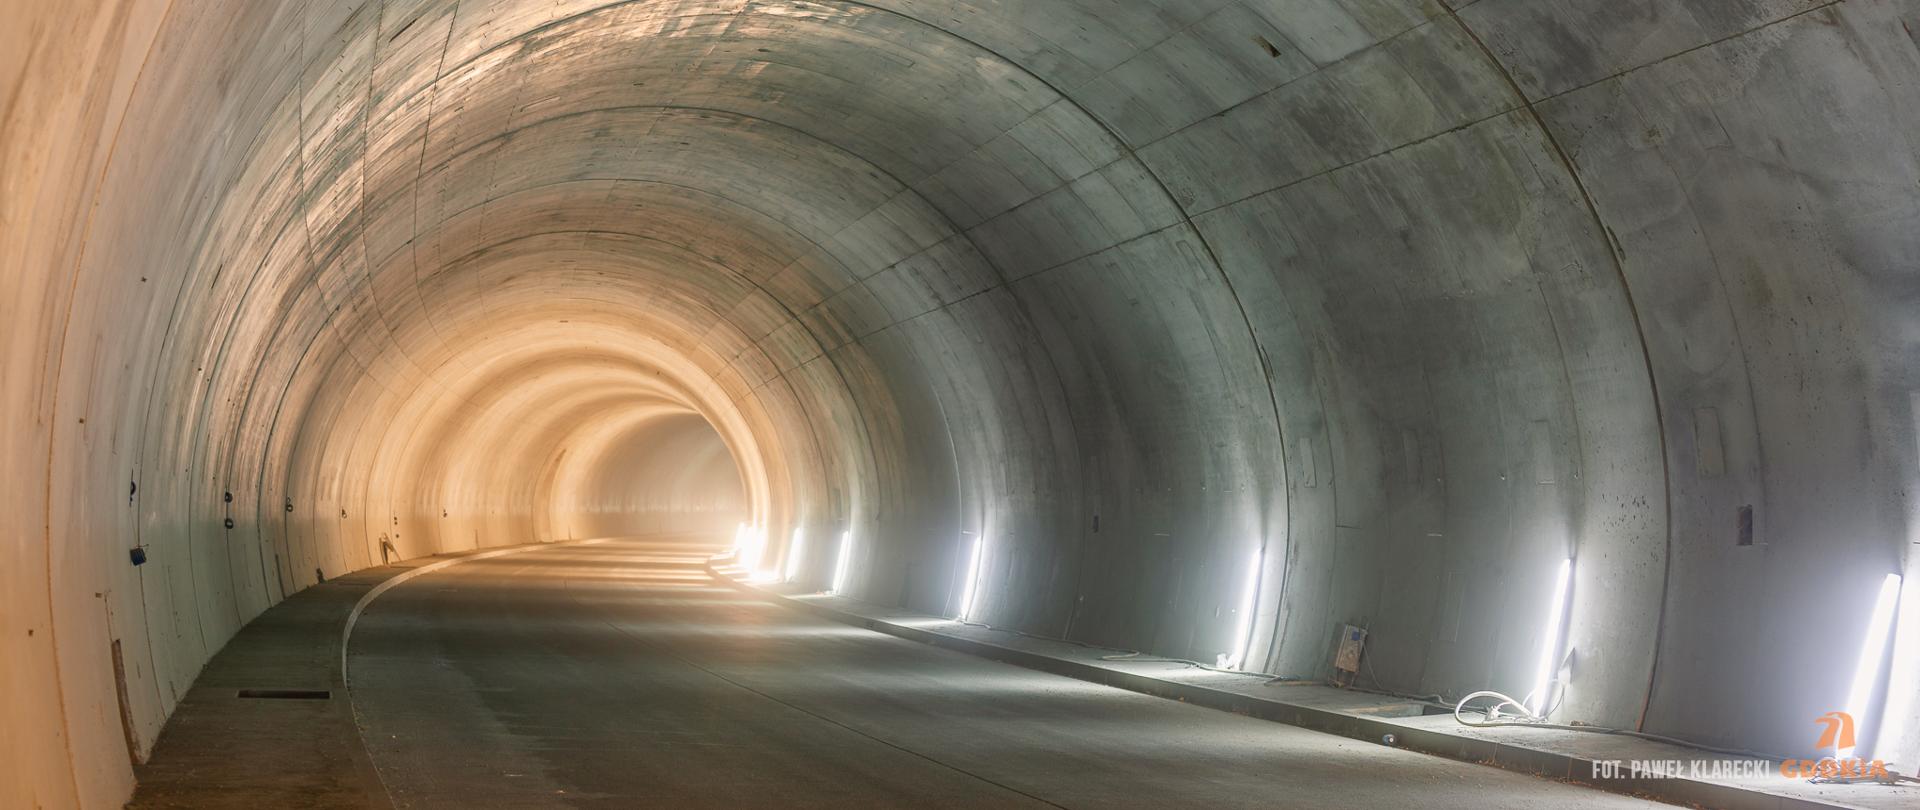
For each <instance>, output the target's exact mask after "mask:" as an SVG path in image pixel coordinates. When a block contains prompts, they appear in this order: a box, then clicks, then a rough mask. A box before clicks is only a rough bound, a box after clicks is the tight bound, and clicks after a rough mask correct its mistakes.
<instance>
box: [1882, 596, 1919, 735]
mask: <svg viewBox="0 0 1920 810" xmlns="http://www.w3.org/2000/svg"><path fill="white" fill-rule="evenodd" d="M1914 570H1920V560H1915V561H1913V562H1911V563H1909V568H1908V576H1907V577H1906V578H1905V580H1904V581H1903V582H1902V583H1901V586H1900V606H1899V607H1898V608H1897V609H1895V610H1894V619H1893V650H1892V652H1891V653H1890V655H1891V656H1892V658H1893V663H1892V665H1891V666H1890V667H1889V669H1888V670H1887V683H1889V684H1894V686H1891V687H1889V688H1888V689H1887V705H1886V708H1884V709H1881V710H1880V718H1881V720H1880V731H1879V733H1878V734H1876V735H1875V737H1874V748H1873V752H1872V753H1873V755H1874V756H1875V757H1877V758H1879V759H1884V760H1886V761H1888V762H1890V763H1897V764H1899V765H1901V766H1903V767H1902V768H1901V770H1904V771H1906V772H1908V773H1912V772H1913V768H1914V766H1915V765H1920V739H1911V738H1910V737H1909V734H1908V732H1909V730H1910V729H1911V728H1912V723H1913V719H1914V715H1915V714H1920V687H1916V686H1913V684H1920V576H1914V575H1913V573H1912V572H1913V571H1914Z"/></svg>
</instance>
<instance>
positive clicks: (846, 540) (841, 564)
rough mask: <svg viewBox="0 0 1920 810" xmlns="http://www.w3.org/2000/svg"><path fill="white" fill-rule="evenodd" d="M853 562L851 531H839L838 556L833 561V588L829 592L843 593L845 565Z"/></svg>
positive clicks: (845, 582)
mask: <svg viewBox="0 0 1920 810" xmlns="http://www.w3.org/2000/svg"><path fill="white" fill-rule="evenodd" d="M852 562H853V532H852V531H844V532H841V533H840V558H839V559H838V560H835V561H834V563H833V590H832V591H831V593H836V594H838V593H845V592H846V590H847V566H848V565H849V564H850V563H852Z"/></svg>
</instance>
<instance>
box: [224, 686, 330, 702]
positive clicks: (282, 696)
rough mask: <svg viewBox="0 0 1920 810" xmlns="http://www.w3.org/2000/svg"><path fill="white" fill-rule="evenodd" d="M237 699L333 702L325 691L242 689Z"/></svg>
mask: <svg viewBox="0 0 1920 810" xmlns="http://www.w3.org/2000/svg"><path fill="white" fill-rule="evenodd" d="M235 697H242V698H250V699H253V700H332V699H333V693H332V692H329V691H327V690H325V689H242V690H240V692H239V693H238V694H236V695H235Z"/></svg>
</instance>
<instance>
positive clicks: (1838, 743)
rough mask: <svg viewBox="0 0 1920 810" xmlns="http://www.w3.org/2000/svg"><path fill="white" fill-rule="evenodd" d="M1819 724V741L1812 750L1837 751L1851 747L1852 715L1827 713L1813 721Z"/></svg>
mask: <svg viewBox="0 0 1920 810" xmlns="http://www.w3.org/2000/svg"><path fill="white" fill-rule="evenodd" d="M1815 722H1817V723H1819V724H1820V727H1821V729H1823V730H1822V731H1821V732H1820V741H1819V742H1816V743H1814V744H1813V747H1814V748H1817V749H1827V748H1832V749H1834V750H1839V749H1843V748H1852V747H1853V715H1851V714H1847V713H1846V712H1827V713H1826V714H1823V715H1820V719H1819V720H1817V721H1815Z"/></svg>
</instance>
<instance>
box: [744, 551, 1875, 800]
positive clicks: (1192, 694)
mask: <svg viewBox="0 0 1920 810" xmlns="http://www.w3.org/2000/svg"><path fill="white" fill-rule="evenodd" d="M706 568H707V572H708V573H709V574H711V575H712V576H713V577H714V579H716V580H719V581H720V582H722V583H724V584H726V585H728V586H730V587H732V588H735V589H737V590H740V591H743V592H746V593H750V594H753V595H755V596H758V597H761V598H764V599H769V600H772V601H775V602H778V603H780V604H783V605H786V606H787V607H790V608H793V609H796V610H800V611H804V612H807V613H811V614H813V615H816V616H820V617H822V618H825V619H829V620H832V621H836V622H840V623H842V624H850V625H853V626H856V627H862V628H865V629H868V630H872V631H874V632H877V633H885V634H887V635H891V636H896V637H899V638H903V639H907V640H909V641H917V642H920V643H922V644H928V645H932V646H935V647H943V648H946V649H950V650H955V651H958V652H963V653H967V654H969V655H975V656H979V657H981V658H987V659H991V660H994V661H1000V662H1003V663H1008V664H1013V665H1016V666H1020V667H1024V668H1027V669H1032V670H1038V671H1040V672H1046V673H1050V674H1054V675H1061V676H1065V677H1068V678H1073V679H1076V680H1081V681H1088V682H1091V683H1097V684H1101V685H1103V686H1111V687H1114V688H1117V689H1125V690H1128V691H1131V692H1139V693H1141V694H1146V695H1152V696H1155V697H1162V698H1170V699H1173V700H1179V701H1181V702H1184V703H1191V704H1193V705H1196V706H1204V707H1207V708H1210V709H1218V710H1220V711H1228V712H1233V713H1235V714H1242V715H1246V716H1248V717H1256V718H1259V719H1262V720H1270V721H1273V722H1277V723H1285V724H1287V725H1290V726H1298V727H1300V728H1305V729H1310V730H1313V731H1319V732H1324V733H1327V734H1337V735H1339V736H1342V737H1347V738H1351V739H1355V740H1362V741H1366V742H1372V743H1376V744H1386V743H1385V742H1384V741H1385V740H1386V739H1387V737H1388V736H1389V735H1391V736H1392V738H1393V743H1392V745H1393V747H1395V748H1405V749H1408V750H1411V751H1418V752H1420V753H1423V754H1431V755H1433V756H1439V757H1446V758H1448V759H1455V760H1459V761H1462V762H1472V763H1477V764H1480V765H1489V766H1492V767H1495V768H1501V769H1503V770H1508V771H1515V772H1519V773H1525V774H1530V775H1534V776H1543V777H1547V778H1550V779H1555V780H1558V781H1563V782H1568V783H1571V784H1576V785H1581V786H1584V787H1590V788H1594V789H1597V790H1605V791H1608V792H1612V793H1622V794H1626V795H1630V796H1635V797H1638V798H1643V799H1653V800H1657V801H1663V802H1671V803H1675V804H1681V805H1688V806H1694V807H1716V808H1727V810H1814V809H1815V808H1850V807H1852V806H1851V805H1844V804H1830V803H1826V802H1817V801H1811V800H1808V799H1802V798H1799V797H1794V796H1782V795H1780V794H1777V793H1769V792H1766V791H1762V790H1752V789H1747V788H1743V787H1739V786H1735V785H1727V784H1721V783H1718V782H1707V781H1702V780H1697V779H1686V778H1671V779H1632V778H1617V779H1594V778H1588V777H1585V776H1584V774H1590V773H1592V772H1593V760H1591V759H1587V758H1583V757H1577V756H1572V755H1568V754H1561V753H1556V752H1552V751H1542V750H1539V749H1533V748H1524V747H1520V746H1516V745H1510V744H1506V743H1500V742H1494V741H1492V740H1484V739H1477V738H1473V737H1465V736H1461V735H1456V734H1446V733H1443V732H1437V731H1433V730H1431V729H1424V728H1418V727H1414V726H1409V725H1405V724H1401V723H1395V722H1392V721H1389V720H1385V719H1381V718H1375V717H1365V716H1361V715H1356V714H1350V713H1347V712H1340V711H1333V710H1329V709H1323V708H1319V707H1314V706H1303V705H1299V704H1295V703H1287V702H1283V701H1279V700H1272V699H1267V698H1258V697H1253V696H1250V695H1242V694H1238V693H1235V692H1228V691H1225V690H1221V689H1214V688H1212V687H1208V686H1202V685H1198V684H1190V683H1180V682H1176V681H1169V680H1165V679H1163V678H1155V677H1152V676H1150V675H1140V674H1135V673H1131V672H1122V671H1119V670H1115V669H1111V668H1107V667H1100V666H1094V665H1092V664H1088V663H1085V662H1081V661H1072V660H1067V659H1063V658H1055V657H1053V656H1049V655H1043V654H1040V653H1035V652H1030V651H1027V650H1019V649H1014V648H1011V647H1004V646H1001V645H998V644H993V643H990V642H985V641H978V640H975V639H969V638H961V637H959V636H952V635H947V634H945V633H938V632H934V631H931V630H926V629H922V628H918V627H908V626H905V625H900V624H894V623H892V622H888V621H885V620H882V619H875V618H871V617H867V616H861V615H858V614H854V613H848V612H846V611H842V610H837V609H834V608H832V607H829V606H826V605H821V604H817V603H813V602H809V601H806V600H801V599H795V598H792V597H790V596H787V595H785V594H780V593H775V592H773V591H769V590H766V589H763V588H758V587H755V586H754V585H752V584H751V583H747V582H743V581H740V580H739V579H737V578H735V577H733V576H731V575H729V574H727V573H725V572H723V571H721V570H720V569H718V568H716V567H715V566H714V564H713V563H711V562H709V563H708V564H707V566H706ZM1576 775H1581V776H1576Z"/></svg>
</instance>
